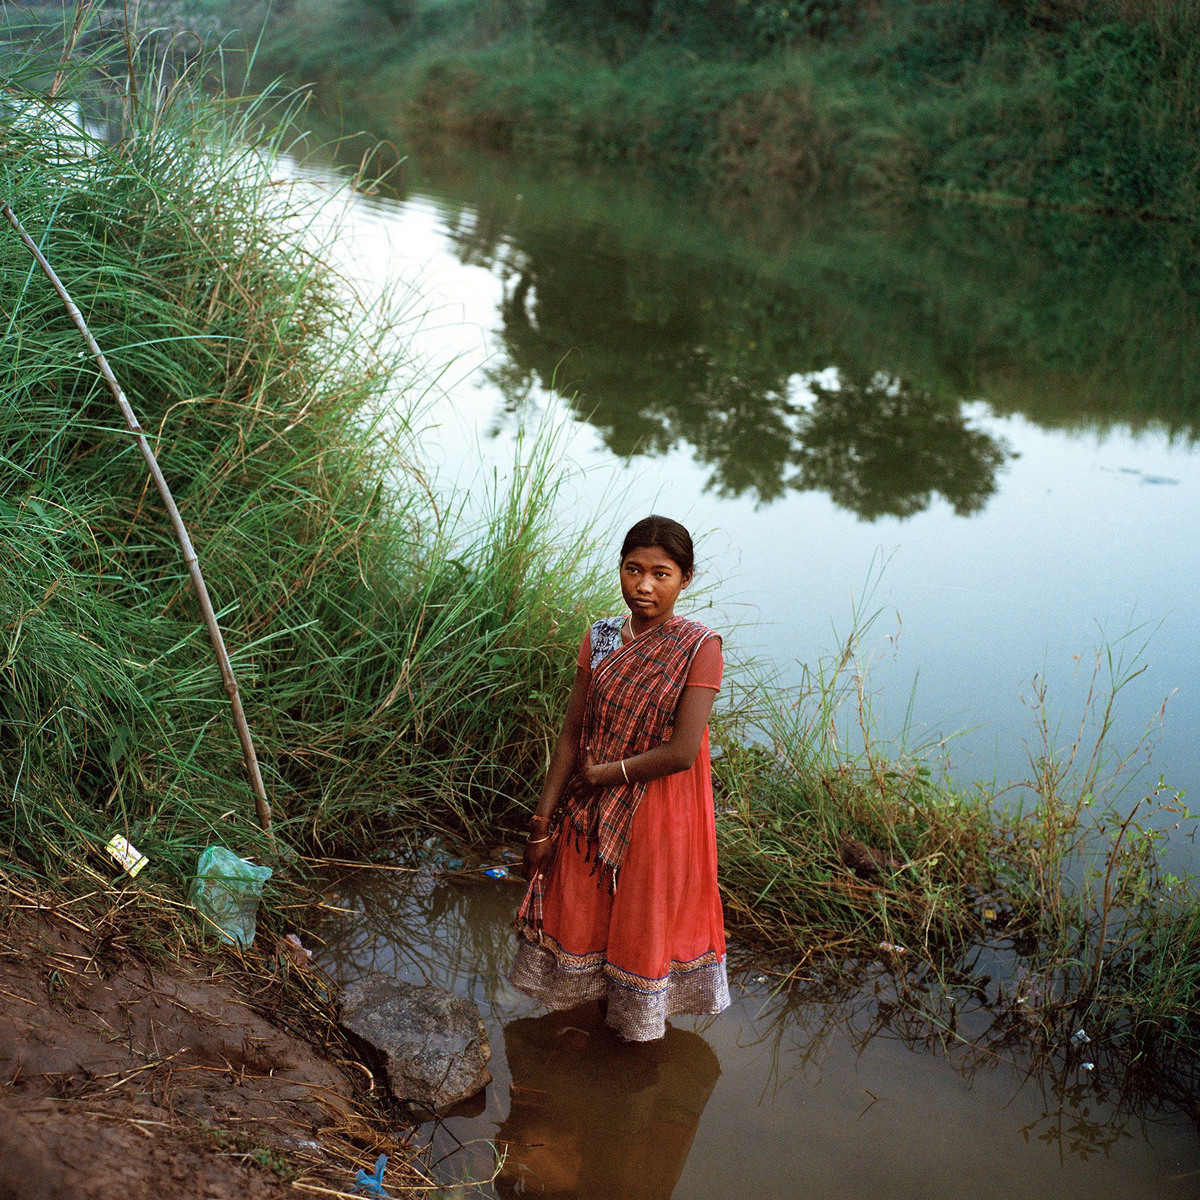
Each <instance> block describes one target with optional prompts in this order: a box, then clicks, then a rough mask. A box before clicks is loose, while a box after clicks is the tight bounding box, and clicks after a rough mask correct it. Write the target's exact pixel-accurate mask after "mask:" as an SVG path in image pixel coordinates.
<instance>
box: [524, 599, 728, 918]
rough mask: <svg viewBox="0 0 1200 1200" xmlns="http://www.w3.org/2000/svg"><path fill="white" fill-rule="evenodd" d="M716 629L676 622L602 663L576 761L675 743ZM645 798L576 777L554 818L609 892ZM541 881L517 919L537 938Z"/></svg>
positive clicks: (641, 787) (631, 789) (632, 788)
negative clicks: (689, 686) (701, 655)
mask: <svg viewBox="0 0 1200 1200" xmlns="http://www.w3.org/2000/svg"><path fill="white" fill-rule="evenodd" d="M715 636H716V635H715V634H714V633H713V631H712V630H711V629H707V628H705V627H704V626H703V625H699V624H697V623H696V622H695V621H689V620H688V619H687V618H686V617H671V618H670V620H668V621H664V622H663V623H662V624H661V625H657V626H655V627H654V628H653V629H650V630H647V632H645V633H643V634H642V635H641V636H640V637H636V638H634V639H633V640H632V641H631V642H627V643H626V644H625V645H624V646H621V647H620V648H619V649H617V650H614V651H613V652H612V653H611V654H609V655H608V656H607V657H606V658H604V659H602V660H601V661H600V662H599V663H598V664H597V665H596V666H595V668H594V669H593V670H592V680H591V687H590V688H589V689H588V698H587V706H586V708H585V709H584V713H583V734H582V736H581V738H580V744H579V761H580V763H582V762H583V757H584V755H585V754H586V753H587V752H588V751H590V752H591V755H592V758H593V760H594V761H596V762H598V763H605V762H617V761H619V760H621V759H625V758H632V757H633V756H634V755H636V754H644V753H645V752H646V751H647V750H652V749H653V748H654V747H655V746H660V745H662V744H663V743H664V742H667V741H670V739H671V733H672V731H673V729H674V725H675V709H676V708H677V707H678V704H679V697H680V696H681V695H682V693H683V688H684V684H685V683H686V682H687V676H688V670H689V668H690V667H691V664H692V659H693V657H694V656H695V653H696V651H697V650H698V649H699V648H700V645H701V643H702V642H704V641H706V640H707V639H708V638H710V637H715ZM645 794H646V784H645V783H644V782H635V783H624V782H622V783H620V784H618V785H616V786H615V787H605V788H597V789H595V790H589V789H587V788H585V787H584V786H583V781H582V779H581V778H580V776H579V775H578V774H576V775H574V776H573V777H572V778H571V781H570V782H569V783H568V784H567V789H566V792H565V793H564V795H563V799H562V803H561V804H560V805H559V807H558V811H557V813H556V814H555V816H556V818H557V822H556V823H557V824H566V823H569V824H570V827H571V828H570V830H569V831H565V832H563V833H561V834H560V835H559V836H561V837H569V836H570V835H571V832H572V831H573V832H574V835H575V837H576V838H577V839H578V838H582V839H583V840H584V841H585V843H586V853H587V854H588V855H589V856H594V861H595V864H596V869H597V871H598V873H599V875H600V877H601V879H603V878H604V877H605V876H607V877H608V879H609V881H610V885H611V887H612V890H613V891H614V892H615V891H616V888H617V875H618V873H619V871H620V869H621V863H622V861H623V860H624V858H625V850H626V848H627V847H628V845H629V835H630V830H631V829H632V826H633V816H634V813H636V812H637V807H638V805H639V804H640V803H641V801H642V797H643V796H645ZM541 901H542V877H541V876H537V877H535V878H534V880H533V881H532V883H531V884H530V887H529V891H528V892H527V893H526V896H525V902H524V903H523V904H522V905H521V911H520V912H519V913H518V914H517V923H518V925H519V926H520V927H521V928H523V929H525V930H526V931H527V932H529V933H531V934H533V935H534V936H535V937H536V936H537V934H538V933H540V930H541V924H542V921H541V917H542V904H541Z"/></svg>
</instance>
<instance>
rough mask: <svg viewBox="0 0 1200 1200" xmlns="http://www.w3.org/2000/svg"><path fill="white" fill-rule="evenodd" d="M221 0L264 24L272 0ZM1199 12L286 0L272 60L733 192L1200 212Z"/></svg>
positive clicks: (417, 118)
mask: <svg viewBox="0 0 1200 1200" xmlns="http://www.w3.org/2000/svg"><path fill="white" fill-rule="evenodd" d="M209 9H210V10H211V11H215V12H218V13H220V14H221V17H222V19H223V20H224V21H225V22H226V23H227V24H228V25H230V26H236V27H237V28H240V29H243V30H247V31H249V32H253V31H256V30H257V29H258V28H259V27H260V26H261V25H262V22H263V19H264V16H265V14H266V11H267V10H266V7H265V6H262V5H259V4H256V3H249V4H246V3H236V2H234V3H228V2H225V0H222V2H220V3H218V4H216V5H215V6H211V5H210V6H209ZM1197 20H1200V18H1198V17H1197V15H1196V11H1195V8H1194V5H1192V4H1190V3H1189V2H1187V0H1171V2H1170V3H1165V4H1159V5H1149V4H1142V3H1139V2H1137V0H1105V2H1104V3H1100V4H1080V3H1074V2H1071V0H1067V2H1059V0H1053V2H1051V0H1038V2H1031V3H1028V4H1019V5H1014V4H1006V3H1002V2H1001V0H973V2H972V3H967V4H964V3H960V2H957V0H880V2H878V3H873V4H859V3H854V2H850V0H847V2H843V3H837V4H832V5H813V4H805V3H792V4H788V3H758V4H754V5H734V4H710V5H707V6H699V7H697V6H694V5H682V4H672V3H658V4H649V3H646V4H627V5H622V6H612V5H607V4H601V3H593V2H592V0H547V2H546V3H537V4H531V5H524V6H513V5H511V4H507V3H502V2H500V0H454V2H453V3H437V4H433V3H422V2H420V0H417V2H408V3H396V2H394V0H389V2H384V0H347V3H345V4H342V5H338V6H329V5H324V4H319V3H306V2H305V0H299V2H298V3H296V4H294V5H291V6H289V7H288V8H287V9H286V10H281V11H272V12H271V15H270V17H269V18H268V19H267V20H266V27H265V36H264V37H263V39H262V41H261V42H260V43H258V48H257V54H258V61H259V67H260V68H261V69H263V70H265V71H267V72H270V73H273V72H283V73H285V74H286V75H287V76H288V77H289V78H291V79H293V80H295V81H297V82H301V81H302V82H305V83H316V84H317V85H318V86H319V87H320V88H321V90H322V91H324V92H326V93H327V94H328V98H329V99H330V102H331V104H330V106H331V107H337V108H339V109H340V110H342V111H344V112H346V113H347V114H348V115H349V119H351V120H357V119H358V117H356V116H355V115H354V114H355V113H356V112H369V113H370V114H371V116H372V129H373V131H374V132H375V133H377V134H379V135H389V136H390V135H395V134H396V133H401V132H402V133H406V134H409V135H411V134H413V133H420V132H424V133H432V134H434V135H438V136H442V135H451V136H455V137H459V138H467V139H471V140H474V141H476V142H479V143H483V144H486V145H489V146H494V147H501V148H504V149H506V150H518V151H519V152H520V153H521V154H522V155H524V156H531V155H538V156H551V157H554V156H561V157H566V158H570V159H574V160H578V161H586V162H594V163H613V162H626V163H632V164H638V165H640V166H642V167H644V168H646V169H647V170H652V171H655V172H660V173H668V174H671V173H678V172H685V173H687V174H688V175H690V176H691V177H692V178H693V179H694V180H696V181H699V182H702V183H704V184H706V185H708V186H713V187H715V188H717V189H719V190H722V191H725V192H734V193H739V192H740V193H751V194H768V195H776V196H780V197H786V196H788V195H795V194H801V195H803V194H808V193H811V192H812V191H815V190H833V191H838V192H846V191H850V192H857V193H863V194H883V195H912V194H919V195H923V196H938V197H946V198H953V199H970V200H985V201H991V202H1000V203H1016V204H1032V205H1037V206H1041V207H1050V208H1064V209H1070V210H1078V211H1087V212H1099V213H1121V214H1137V215H1143V216H1156V217H1166V218H1172V219H1178V220H1189V221H1190V220H1192V219H1194V218H1195V216H1196V215H1197V211H1198V208H1197V201H1198V197H1200V192H1198V188H1200V150H1198V149H1197V139H1196V130H1197V126H1196V121H1197V117H1196V113H1197V99H1198V97H1200V91H1198V89H1200V59H1198V57H1197V56H1198V54H1200V51H1198V50H1197V46H1198V45H1200V26H1198V25H1197V23H1196V22H1197ZM380 120H382V125H383V127H378V126H379V122H380Z"/></svg>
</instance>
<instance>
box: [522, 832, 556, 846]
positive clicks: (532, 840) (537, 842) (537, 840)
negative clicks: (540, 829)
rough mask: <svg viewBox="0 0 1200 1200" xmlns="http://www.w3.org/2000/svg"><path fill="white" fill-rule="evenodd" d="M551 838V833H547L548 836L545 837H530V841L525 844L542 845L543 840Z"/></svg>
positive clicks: (546, 840)
mask: <svg viewBox="0 0 1200 1200" xmlns="http://www.w3.org/2000/svg"><path fill="white" fill-rule="evenodd" d="M549 840H550V835H549V834H546V836H545V837H541V838H530V839H529V840H528V841H527V842H526V843H525V845H527V846H540V845H541V844H542V843H543V842H548V841H549Z"/></svg>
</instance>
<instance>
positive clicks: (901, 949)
mask: <svg viewBox="0 0 1200 1200" xmlns="http://www.w3.org/2000/svg"><path fill="white" fill-rule="evenodd" d="M879 948H880V950H882V951H883V952H884V954H907V953H908V949H907V947H905V946H897V945H895V944H894V943H892V942H880V943H879Z"/></svg>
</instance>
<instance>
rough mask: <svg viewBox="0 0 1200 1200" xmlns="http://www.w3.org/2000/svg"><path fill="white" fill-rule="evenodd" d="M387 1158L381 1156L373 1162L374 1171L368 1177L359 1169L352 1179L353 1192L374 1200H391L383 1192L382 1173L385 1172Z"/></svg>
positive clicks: (383, 1155) (384, 1155)
mask: <svg viewBox="0 0 1200 1200" xmlns="http://www.w3.org/2000/svg"><path fill="white" fill-rule="evenodd" d="M387 1160H388V1156H387V1155H386V1154H381V1155H380V1156H379V1157H378V1158H377V1159H376V1160H375V1170H374V1172H373V1173H372V1174H370V1175H368V1174H367V1173H366V1171H364V1170H362V1169H361V1168H359V1172H358V1174H357V1175H355V1177H354V1190H355V1191H356V1192H362V1193H363V1195H364V1196H372V1197H374V1200H391V1197H390V1196H389V1195H388V1194H387V1192H385V1191H384V1190H383V1173H384V1171H386V1170H387Z"/></svg>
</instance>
